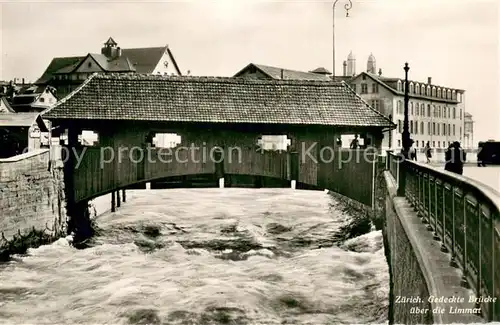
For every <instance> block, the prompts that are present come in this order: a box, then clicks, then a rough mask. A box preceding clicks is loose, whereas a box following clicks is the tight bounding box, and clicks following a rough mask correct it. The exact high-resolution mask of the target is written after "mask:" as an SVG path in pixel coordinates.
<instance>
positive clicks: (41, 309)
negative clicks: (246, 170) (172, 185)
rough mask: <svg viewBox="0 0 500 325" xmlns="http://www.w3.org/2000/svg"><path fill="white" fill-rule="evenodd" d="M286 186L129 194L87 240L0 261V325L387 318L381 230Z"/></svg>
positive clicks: (315, 194)
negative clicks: (355, 233) (349, 231)
mask: <svg viewBox="0 0 500 325" xmlns="http://www.w3.org/2000/svg"><path fill="white" fill-rule="evenodd" d="M342 211H346V210H345V209H342V206H341V205H340V203H338V202H337V201H336V200H335V199H333V198H332V197H331V196H330V195H328V194H327V193H324V192H319V191H298V190H295V191H294V190H291V189H234V188H226V189H171V190H151V191H146V190H142V191H140V190H139V191H128V192H127V202H126V203H124V204H123V205H122V207H120V208H119V209H118V210H117V212H115V213H109V212H108V213H105V214H103V215H101V216H99V217H98V218H97V224H98V226H99V228H100V229H99V235H98V236H97V237H96V238H95V240H94V241H93V243H92V246H91V247H90V248H86V249H81V250H78V249H75V248H73V247H71V246H70V245H69V244H68V240H67V239H64V238H63V239H60V240H58V241H57V242H55V243H53V244H52V245H47V246H42V247H39V248H37V249H32V250H30V251H29V252H28V255H27V256H22V257H21V256H20V257H16V258H15V259H14V260H13V261H11V262H9V263H6V264H3V265H0V324H172V325H173V324H184V325H187V324H207V325H209V324H237V325H246V324H266V325H267V324H315V325H316V324H352V323H365V324H366V323H387V309H388V304H389V301H388V291H389V273H388V266H387V263H386V259H385V256H384V249H383V244H382V235H381V232H380V231H372V232H370V233H368V234H365V235H362V236H359V237H356V238H353V239H350V240H348V241H347V242H345V243H344V244H339V246H337V244H336V243H332V238H333V235H334V234H335V233H338V232H339V229H340V227H341V226H342V225H345V224H346V223H348V222H349V221H350V220H352V218H353V216H351V215H349V212H342Z"/></svg>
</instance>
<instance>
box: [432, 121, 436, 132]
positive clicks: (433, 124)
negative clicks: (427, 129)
mask: <svg viewBox="0 0 500 325" xmlns="http://www.w3.org/2000/svg"><path fill="white" fill-rule="evenodd" d="M432 134H433V135H436V123H435V122H432Z"/></svg>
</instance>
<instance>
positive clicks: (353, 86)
mask: <svg viewBox="0 0 500 325" xmlns="http://www.w3.org/2000/svg"><path fill="white" fill-rule="evenodd" d="M351 87H352V90H354V92H356V84H352V85H351Z"/></svg>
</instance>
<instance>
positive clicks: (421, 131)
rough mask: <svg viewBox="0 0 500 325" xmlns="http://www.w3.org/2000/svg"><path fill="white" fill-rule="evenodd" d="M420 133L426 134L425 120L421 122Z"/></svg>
mask: <svg viewBox="0 0 500 325" xmlns="http://www.w3.org/2000/svg"><path fill="white" fill-rule="evenodd" d="M420 134H424V122H420Z"/></svg>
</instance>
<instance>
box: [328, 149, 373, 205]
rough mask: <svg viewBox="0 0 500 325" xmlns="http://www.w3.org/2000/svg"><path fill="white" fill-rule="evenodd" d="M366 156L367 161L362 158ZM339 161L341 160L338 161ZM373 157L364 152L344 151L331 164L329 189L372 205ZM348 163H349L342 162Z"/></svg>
mask: <svg viewBox="0 0 500 325" xmlns="http://www.w3.org/2000/svg"><path fill="white" fill-rule="evenodd" d="M365 154H366V157H367V159H365V158H364V155H365ZM340 159H341V160H340ZM374 159H375V158H374V156H373V154H372V153H368V152H365V150H351V149H345V150H341V151H340V152H339V159H335V161H334V162H333V165H334V167H333V175H332V178H333V179H334V181H333V183H332V184H331V185H330V189H331V190H333V191H335V192H338V193H340V194H342V195H344V196H347V197H349V198H351V199H354V200H357V201H359V202H361V203H363V204H366V205H369V206H371V205H372V190H373V163H372V161H373V160H374ZM344 161H349V162H344Z"/></svg>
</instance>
